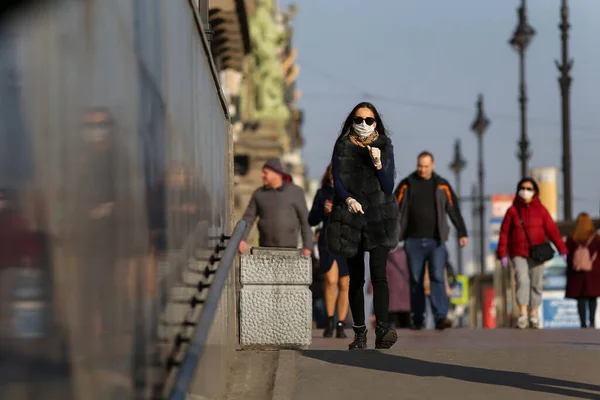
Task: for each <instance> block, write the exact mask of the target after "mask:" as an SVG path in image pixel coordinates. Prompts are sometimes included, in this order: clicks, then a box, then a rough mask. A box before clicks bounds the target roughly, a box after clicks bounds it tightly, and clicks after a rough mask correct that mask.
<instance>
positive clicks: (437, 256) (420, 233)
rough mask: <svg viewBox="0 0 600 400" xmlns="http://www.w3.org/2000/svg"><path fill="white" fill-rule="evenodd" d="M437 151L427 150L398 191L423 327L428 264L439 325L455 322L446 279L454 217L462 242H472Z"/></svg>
mask: <svg viewBox="0 0 600 400" xmlns="http://www.w3.org/2000/svg"><path fill="white" fill-rule="evenodd" d="M434 167H435V164H434V159H433V155H432V154H431V153H429V152H427V151H424V152H422V153H421V154H419V156H418V157H417V170H416V171H415V172H413V173H412V174H410V175H409V176H408V177H406V178H405V179H404V180H402V182H400V185H398V188H396V191H395V195H396V199H397V200H398V207H399V208H400V241H404V248H405V250H406V256H407V258H408V267H409V270H410V283H411V289H410V291H411V299H410V301H411V310H412V318H413V327H414V328H415V329H422V328H423V326H424V321H425V291H424V288H423V278H424V275H425V265H426V264H427V265H428V266H429V267H428V268H429V278H430V281H431V308H432V310H433V314H434V315H433V316H434V320H435V327H436V329H440V330H442V329H446V328H449V327H451V326H452V323H451V321H450V320H448V318H447V314H448V295H447V294H446V286H445V280H444V269H445V267H446V260H447V251H446V241H447V240H448V235H449V233H450V227H449V225H448V220H447V218H446V215H447V216H448V217H450V220H452V223H453V224H454V226H455V228H456V229H457V230H458V232H459V237H460V245H461V246H463V247H464V246H466V245H467V243H468V238H467V229H466V228H465V222H464V221H463V218H462V215H461V213H460V209H459V207H458V199H457V197H456V194H455V193H454V191H453V190H452V188H451V187H450V184H449V183H448V181H446V180H445V179H444V178H442V177H441V176H439V175H437V174H436V173H435V172H434Z"/></svg>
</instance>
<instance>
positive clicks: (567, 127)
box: [556, 0, 573, 221]
mask: <svg viewBox="0 0 600 400" xmlns="http://www.w3.org/2000/svg"><path fill="white" fill-rule="evenodd" d="M560 16H561V22H560V24H559V25H558V27H559V29H560V33H561V35H560V39H561V44H562V60H561V61H562V62H558V60H557V61H556V67H557V68H558V70H559V72H560V77H559V78H558V83H559V85H560V95H561V97H562V145H563V146H562V147H563V157H562V167H563V168H562V169H563V193H564V203H563V206H564V209H563V217H564V219H565V220H567V221H570V220H572V219H573V205H572V201H573V186H572V181H571V105H570V103H571V99H570V97H571V81H572V79H571V76H570V75H569V72H571V68H573V60H572V59H569V28H570V27H571V26H570V25H569V7H568V6H567V0H562V1H561V7H560Z"/></svg>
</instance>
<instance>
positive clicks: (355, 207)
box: [346, 197, 365, 214]
mask: <svg viewBox="0 0 600 400" xmlns="http://www.w3.org/2000/svg"><path fill="white" fill-rule="evenodd" d="M346 204H347V205H348V211H350V212H351V213H352V214H358V213H361V214H364V213H365V212H364V211H363V209H362V205H361V204H360V203H359V202H358V201H356V200H354V199H353V198H352V197H349V198H348V200H346Z"/></svg>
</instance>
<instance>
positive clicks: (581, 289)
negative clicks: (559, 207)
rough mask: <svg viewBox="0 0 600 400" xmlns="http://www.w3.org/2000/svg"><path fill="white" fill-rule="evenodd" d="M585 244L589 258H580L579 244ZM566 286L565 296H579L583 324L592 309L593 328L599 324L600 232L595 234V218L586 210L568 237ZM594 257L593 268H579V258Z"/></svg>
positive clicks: (574, 297) (584, 325)
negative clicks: (587, 313) (597, 301)
mask: <svg viewBox="0 0 600 400" xmlns="http://www.w3.org/2000/svg"><path fill="white" fill-rule="evenodd" d="M580 246H582V248H583V249H585V248H587V251H588V253H587V255H586V256H587V257H589V259H587V260H580V259H578V258H579V257H578V256H575V254H578V252H577V251H578V250H577V249H578V248H579V247H580ZM567 249H569V257H567V290H566V293H565V297H567V298H568V299H576V300H577V308H578V311H579V319H580V321H581V327H582V328H586V327H587V326H588V325H587V318H586V317H587V315H586V311H587V310H588V309H589V312H590V313H589V317H590V324H589V327H590V328H595V326H596V318H595V317H596V298H597V297H600V236H598V235H597V234H596V228H595V227H594V223H593V222H592V218H590V216H589V215H588V214H586V213H581V214H579V216H578V217H577V221H576V223H575V230H574V231H573V233H572V234H571V235H569V238H568V239H567ZM581 261H584V262H585V261H588V262H589V261H591V266H592V269H591V271H584V270H579V271H578V269H579V268H578V267H579V265H577V264H578V262H581Z"/></svg>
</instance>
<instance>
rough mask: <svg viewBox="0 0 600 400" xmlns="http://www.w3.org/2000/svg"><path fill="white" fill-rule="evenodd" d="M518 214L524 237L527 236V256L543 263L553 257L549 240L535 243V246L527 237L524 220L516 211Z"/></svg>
mask: <svg viewBox="0 0 600 400" xmlns="http://www.w3.org/2000/svg"><path fill="white" fill-rule="evenodd" d="M517 214H518V215H519V221H521V226H522V227H523V231H524V232H525V237H526V238H527V243H528V244H529V257H531V259H532V260H533V261H535V262H537V263H540V264H543V263H545V262H546V261H548V260H551V259H553V258H554V249H553V248H552V246H551V245H550V243H549V242H546V243H542V244H536V245H535V246H534V245H533V244H532V243H531V239H530V238H529V234H528V233H527V228H525V222H523V218H522V217H521V213H520V212H519V211H517Z"/></svg>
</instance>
